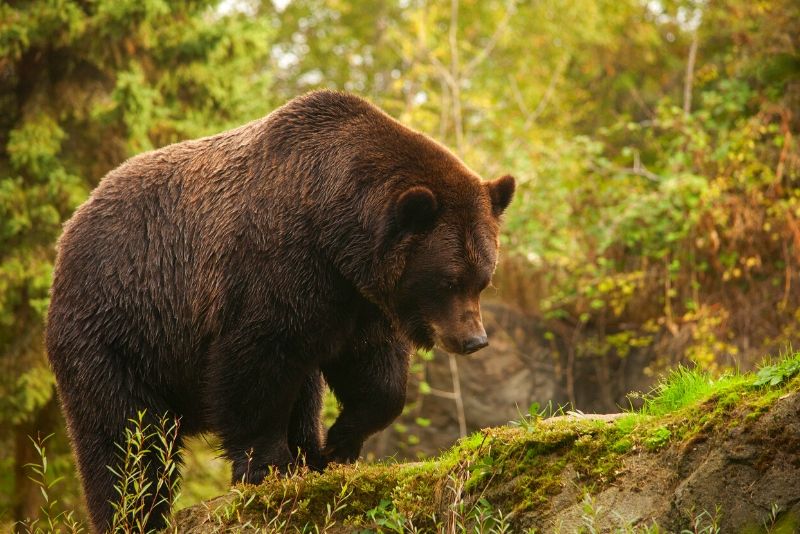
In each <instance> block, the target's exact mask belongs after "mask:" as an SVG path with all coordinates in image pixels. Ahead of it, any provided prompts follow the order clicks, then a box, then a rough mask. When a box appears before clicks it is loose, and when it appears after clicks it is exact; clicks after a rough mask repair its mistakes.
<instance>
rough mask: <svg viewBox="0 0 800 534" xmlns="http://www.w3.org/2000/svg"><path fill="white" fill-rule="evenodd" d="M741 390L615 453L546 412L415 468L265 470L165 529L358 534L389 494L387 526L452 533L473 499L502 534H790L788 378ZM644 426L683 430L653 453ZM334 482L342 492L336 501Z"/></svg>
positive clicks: (799, 422) (795, 527) (610, 433)
mask: <svg viewBox="0 0 800 534" xmlns="http://www.w3.org/2000/svg"><path fill="white" fill-rule="evenodd" d="M753 391H754V390H752V389H751V390H749V392H748V391H744V390H740V392H739V393H737V395H743V396H747V399H746V400H745V401H742V402H741V403H740V404H733V405H722V403H721V401H720V399H719V398H711V399H707V400H706V401H703V402H702V403H698V404H697V405H696V406H695V407H693V408H692V409H691V410H689V411H686V410H684V411H683V412H680V413H676V414H672V415H667V416H664V417H662V418H661V419H652V418H651V419H647V418H645V419H643V420H642V421H640V422H639V423H636V424H637V425H643V426H641V427H639V426H637V427H636V428H634V429H633V430H630V433H628V434H625V436H627V438H626V439H629V440H630V442H629V448H627V449H626V450H625V451H620V450H619V448H618V443H619V441H617V440H618V438H619V437H620V435H621V434H620V433H619V430H618V426H616V425H618V424H619V423H618V422H617V421H616V419H617V418H616V417H610V416H603V415H601V416H581V415H577V416H575V415H570V416H566V417H558V418H553V419H550V420H543V421H539V422H537V423H536V424H535V425H534V426H533V427H532V428H508V427H506V428H496V429H489V430H486V431H484V432H483V439H477V440H476V439H472V440H471V441H467V442H462V443H461V444H460V445H459V446H458V448H456V449H453V450H451V451H450V452H448V453H447V454H445V455H444V456H442V457H441V458H440V459H438V460H433V461H429V462H425V463H407V464H383V465H381V464H372V465H364V464H361V465H355V466H337V467H333V468H330V469H328V470H326V471H325V472H324V473H322V474H317V473H307V474H301V475H294V476H292V477H289V478H284V477H279V476H275V477H272V478H270V479H269V480H267V481H266V482H265V484H264V485H263V486H260V487H254V486H249V487H248V486H245V487H242V488H240V490H239V491H238V492H237V493H232V494H229V495H228V496H227V497H222V498H218V499H216V500H213V501H209V502H207V503H204V504H202V505H198V506H195V507H193V508H190V509H187V510H183V511H182V512H181V513H179V514H178V517H177V518H176V528H177V531H179V532H193V533H206V532H229V531H236V530H237V527H241V526H242V525H247V526H248V528H253V529H258V528H262V527H269V525H273V524H278V525H283V524H284V523H283V522H284V521H286V522H287V523H286V524H287V525H288V524H289V523H291V525H299V526H303V525H309V524H310V525H314V524H316V525H317V526H319V525H320V524H323V523H324V524H325V525H326V526H327V525H329V524H330V525H331V527H332V528H330V529H327V528H324V529H323V530H327V531H329V532H352V531H361V529H362V528H363V527H370V528H377V526H375V525H376V524H375V521H376V519H375V515H374V511H375V510H377V509H378V508H376V507H380V506H382V507H383V508H381V509H385V510H389V508H387V504H386V503H388V502H389V501H386V500H385V499H390V500H391V509H390V511H391V513H393V514H395V515H393V516H391V517H393V518H394V519H393V520H394V521H395V522H397V521H399V520H400V518H404V519H403V521H408V523H397V524H404V525H406V526H408V525H410V524H411V523H410V522H411V521H412V520H413V521H417V522H418V523H415V524H416V525H419V524H421V522H422V521H425V518H431V517H433V516H435V517H437V518H439V519H437V520H436V521H437V522H436V523H432V524H431V525H430V526H429V527H425V528H423V531H447V532H450V531H454V532H455V531H461V530H457V529H456V530H453V529H448V528H445V527H447V526H448V525H451V521H450V519H451V517H452V514H453V513H454V511H457V510H461V509H462V508H461V506H463V507H464V508H465V509H467V510H468V509H469V508H470V507H471V506H474V505H475V503H476V502H479V500H480V499H486V502H489V503H491V505H492V506H493V507H496V509H498V510H501V511H502V512H503V516H504V517H506V518H507V520H508V522H509V526H510V528H511V530H510V531H512V532H521V531H525V530H526V529H531V528H533V529H535V531H536V532H578V531H592V532H619V531H624V532H628V531H639V530H638V529H643V528H647V527H653V526H654V525H658V527H659V530H658V532H685V531H689V532H725V533H727V532H781V533H783V532H786V533H788V532H798V531H800V530H799V529H800V485H799V484H798V483H797V481H798V480H800V417H798V416H799V415H800V381H798V379H795V380H794V382H793V383H792V384H790V385H789V386H788V387H786V388H785V389H783V390H780V391H777V392H775V391H773V392H769V391H766V392H765V393H764V395H765V396H764V397H759V395H762V393H761V392H759V391H756V392H755V393H754V392H753ZM781 394H782V395H783V396H779V395H781ZM737 398H738V397H737ZM737 402H738V401H737ZM655 428H671V429H672V430H673V431H675V432H676V433H678V434H679V435H680V436H682V437H681V438H680V439H674V440H671V441H669V442H667V443H664V444H663V445H662V446H660V447H661V448H657V449H655V450H654V449H653V448H652V447H650V446H648V445H647V437H648V436H649V435H651V432H652V431H653V430H654V429H655ZM637 429H638V430H637ZM478 438H481V436H480V435H478ZM492 459H493V461H491V462H487V460H492ZM476 468H478V469H490V470H491V474H489V473H486V474H485V475H480V471H479V470H476ZM598 469H599V470H598ZM476 477H477V478H476ZM342 488H349V490H348V491H351V493H349V494H348V495H350V496H349V501H347V506H342V505H341V502H342V501H341V499H342V497H341V495H342V492H343V489H342ZM454 495H455V501H454ZM337 499H340V500H339V501H337ZM298 503H301V504H298ZM337 503H339V504H337ZM459 503H460V504H459ZM331 509H337V510H339V512H338V515H336V514H334V515H335V517H334V518H333V520H331V518H330V517H328V518H327V519H326V511H327V515H328V516H331V513H330V510H331ZM369 510H373V513H372V514H370V513H367V512H368V511H369ZM378 515H380V514H378ZM381 517H383V516H381ZM495 517H497V516H495ZM474 520H475V518H474V517H473V519H472V521H474ZM467 523H469V518H467ZM380 524H381V523H379V522H378V523H377V525H380ZM440 527H441V528H440ZM454 528H455V527H454ZM686 529H688V530H686Z"/></svg>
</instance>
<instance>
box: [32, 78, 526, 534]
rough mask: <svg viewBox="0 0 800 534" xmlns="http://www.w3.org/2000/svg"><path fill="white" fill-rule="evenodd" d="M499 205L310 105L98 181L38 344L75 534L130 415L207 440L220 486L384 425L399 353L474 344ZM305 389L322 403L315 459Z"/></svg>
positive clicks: (79, 217)
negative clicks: (59, 407)
mask: <svg viewBox="0 0 800 534" xmlns="http://www.w3.org/2000/svg"><path fill="white" fill-rule="evenodd" d="M513 190H514V181H513V179H512V178H510V177H503V178H501V179H499V180H496V181H494V182H489V183H482V182H481V181H480V180H479V178H478V177H477V176H476V175H475V174H474V173H473V172H472V171H470V170H469V169H468V168H466V167H465V166H464V165H463V164H462V163H461V162H460V161H459V160H458V159H457V158H456V157H454V156H453V155H452V154H451V153H450V152H449V151H448V150H447V149H445V148H444V147H442V146H441V145H439V144H438V143H436V142H434V141H432V140H431V139H429V138H427V137H425V136H423V135H422V134H419V133H417V132H414V131H412V130H410V129H408V128H406V127H404V126H402V125H401V124H400V123H398V122H397V121H395V120H394V119H392V118H390V117H389V116H388V115H386V114H384V113H383V112H381V111H380V110H378V109H377V108H375V107H374V106H372V105H371V104H369V103H367V102H366V101H364V100H362V99H360V98H357V97H354V96H351V95H346V94H341V93H334V92H328V91H321V92H315V93H310V94H308V95H306V96H303V97H300V98H297V99H295V100H292V101H291V102H289V103H288V104H286V105H285V106H283V107H282V108H280V109H278V110H276V111H275V112H273V113H272V114H270V115H269V116H267V117H265V118H263V119H261V120H257V121H254V122H252V123H250V124H246V125H244V126H242V127H240V128H237V129H235V130H231V131H229V132H224V133H221V134H219V135H215V136H212V137H207V138H204V139H199V140H195V141H187V142H183V143H178V144H175V145H171V146H168V147H164V148H162V149H160V150H156V151H153V152H148V153H145V154H142V155H140V156H137V157H135V158H132V159H131V160H129V161H127V162H126V163H125V164H123V165H122V166H120V167H119V168H117V169H115V170H114V171H112V172H110V173H109V174H108V175H107V176H106V177H105V178H104V179H103V181H102V182H101V184H100V185H99V186H98V187H97V189H96V190H95V191H94V192H93V193H92V195H91V197H90V198H89V200H88V201H87V202H86V203H85V204H83V205H82V206H81V207H80V208H79V209H78V210H77V212H76V213H75V215H74V216H73V218H72V219H71V220H70V221H69V222H68V224H67V225H66V227H65V230H64V234H63V236H62V238H61V240H60V242H59V254H58V260H57V264H56V271H55V279H54V283H53V289H52V301H51V305H50V311H49V317H48V329H47V347H48V354H49V357H50V361H51V364H52V366H53V369H54V371H55V374H56V377H57V380H58V389H59V393H60V397H61V400H62V403H63V406H64V409H65V413H66V415H67V420H68V422H69V428H70V433H71V436H72V440H73V444H74V447H75V451H76V454H77V457H78V463H79V466H80V470H81V474H82V479H83V485H84V490H85V493H86V497H87V501H88V505H89V510H90V512H91V515H92V520H93V524H94V526H95V528H96V529H98V530H100V529H103V528H105V527H106V526H107V525H109V524H110V522H111V520H112V513H113V512H112V508H111V507H110V505H109V501H110V500H113V499H114V498H115V492H114V484H115V483H116V480H115V478H114V476H113V475H112V474H111V472H110V470H109V469H108V467H107V466H110V465H116V462H117V460H116V459H115V458H116V457H115V453H116V449H115V445H114V444H115V443H119V442H121V441H122V440H123V436H124V428H125V427H126V426H127V425H128V419H129V418H130V417H133V416H134V414H136V412H137V411H139V410H143V409H145V410H147V414H148V421H150V422H152V421H154V420H155V418H156V417H158V416H161V415H163V414H169V415H171V416H175V417H179V418H180V422H181V438H182V437H183V436H186V435H191V434H195V433H198V432H207V431H210V432H215V433H217V434H219V436H220V438H221V442H222V447H223V449H224V453H225V455H226V456H227V457H228V458H229V459H230V460H232V461H233V466H234V480H241V479H245V480H248V481H251V482H258V481H260V480H261V479H262V478H263V477H264V475H265V473H266V472H267V469H268V468H269V466H279V467H285V466H286V465H287V464H289V463H290V462H292V461H293V460H294V459H295V458H296V457H297V455H298V454H302V455H304V457H305V460H306V461H307V462H308V463H309V465H311V466H312V467H314V468H317V469H321V468H323V467H324V466H325V465H326V464H327V463H328V462H330V461H352V460H354V459H355V458H356V457H357V456H358V454H359V452H360V449H361V445H362V443H363V441H364V439H365V438H366V437H367V436H368V435H369V434H371V433H373V432H376V431H378V430H380V429H381V428H383V427H385V426H386V425H388V424H389V423H390V422H391V421H392V420H393V419H394V418H395V417H396V416H397V415H398V414H399V413H400V411H401V409H402V407H403V402H404V398H405V397H404V396H405V384H406V372H407V364H408V355H409V353H410V352H411V350H412V348H413V347H415V346H424V347H430V346H432V345H433V343H434V342H436V341H439V342H441V343H442V344H443V345H444V346H445V347H447V348H449V349H450V350H453V351H455V352H470V351H472V350H475V349H476V348H480V346H483V345H485V332H484V331H483V326H482V324H481V321H480V309H479V302H478V298H479V293H480V291H481V290H482V289H483V288H484V287H485V286H486V284H488V283H489V280H490V277H491V274H492V272H493V270H494V266H495V263H496V254H497V244H498V240H497V234H498V217H499V215H500V214H501V213H502V211H503V209H505V207H506V206H507V205H508V203H509V201H510V200H511V196H512V195H513ZM481 336H483V337H481ZM323 376H324V378H325V380H326V381H327V382H328V384H329V385H330V387H331V388H332V390H333V391H334V393H335V394H336V396H337V398H338V399H339V401H340V402H341V404H342V412H341V414H340V417H339V419H338V420H337V422H336V424H335V425H334V426H333V427H332V428H331V430H330V432H329V433H328V436H327V439H326V440H325V445H324V448H323V445H322V439H321V435H320V426H319V410H320V397H321V387H322V386H321V380H322V377H323ZM151 476H155V473H151ZM164 512H166V510H165V509H164V507H163V506H159V507H157V509H156V517H154V518H153V520H152V523H151V526H160V525H162V524H163V521H162V519H161V517H160V514H161V513H164Z"/></svg>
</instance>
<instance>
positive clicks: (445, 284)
mask: <svg viewBox="0 0 800 534" xmlns="http://www.w3.org/2000/svg"><path fill="white" fill-rule="evenodd" d="M457 287H458V280H456V279H455V278H445V279H444V280H442V281H441V282H440V283H439V289H442V290H444V291H455V289H456V288H457Z"/></svg>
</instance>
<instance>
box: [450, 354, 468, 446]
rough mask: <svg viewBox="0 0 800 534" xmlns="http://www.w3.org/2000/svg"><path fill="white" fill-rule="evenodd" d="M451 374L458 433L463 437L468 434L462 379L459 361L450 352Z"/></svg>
mask: <svg viewBox="0 0 800 534" xmlns="http://www.w3.org/2000/svg"><path fill="white" fill-rule="evenodd" d="M447 357H448V358H449V359H450V374H451V375H452V377H453V396H454V397H455V401H456V415H457V416H458V433H459V435H460V436H461V437H462V438H463V437H465V436H466V435H467V417H466V414H465V413H464V399H463V398H462V397H461V379H460V378H459V376H458V362H457V361H456V357H455V356H454V355H452V354H450V353H449V352H448V353H447Z"/></svg>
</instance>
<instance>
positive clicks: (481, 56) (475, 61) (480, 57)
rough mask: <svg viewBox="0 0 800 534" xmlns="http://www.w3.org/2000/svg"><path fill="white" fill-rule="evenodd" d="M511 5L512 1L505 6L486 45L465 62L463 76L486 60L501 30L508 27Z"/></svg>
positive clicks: (501, 32)
mask: <svg viewBox="0 0 800 534" xmlns="http://www.w3.org/2000/svg"><path fill="white" fill-rule="evenodd" d="M512 5H513V3H511V4H509V5H508V6H507V7H506V13H505V16H503V20H501V21H500V24H498V25H497V28H496V29H495V30H494V33H493V34H492V36H491V37H490V38H489V42H488V43H486V46H484V47H483V49H482V50H481V51H480V52H479V53H478V54H477V55H476V56H475V57H473V58H472V60H471V61H470V62H469V63H467V66H466V67H464V70H463V76H464V77H467V76H469V75H470V74H472V71H473V70H475V68H477V67H478V65H480V64H481V63H483V62H484V61H485V60H486V58H487V57H489V54H491V53H492V50H494V47H495V46H497V41H498V40H499V39H500V36H501V35H502V34H503V32H505V31H506V28H508V23H509V22H510V21H511V15H512V14H513V11H514V10H513V9H512V7H511V6H512Z"/></svg>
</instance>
